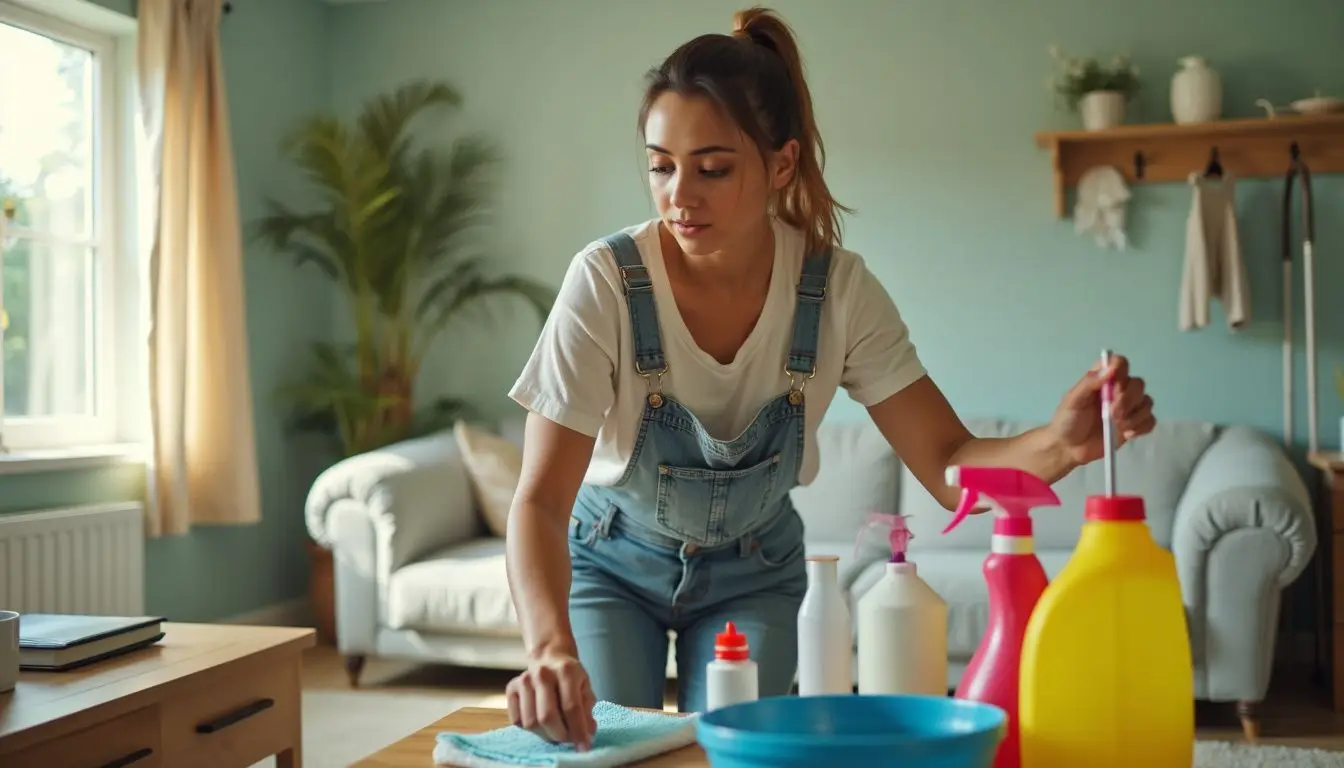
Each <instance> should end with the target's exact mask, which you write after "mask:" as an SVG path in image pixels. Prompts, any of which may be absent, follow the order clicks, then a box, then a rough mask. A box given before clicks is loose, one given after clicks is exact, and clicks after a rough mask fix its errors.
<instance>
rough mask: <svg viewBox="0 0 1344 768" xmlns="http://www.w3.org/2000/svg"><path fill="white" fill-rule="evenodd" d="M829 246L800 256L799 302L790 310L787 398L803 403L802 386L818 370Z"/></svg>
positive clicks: (829, 256)
mask: <svg viewBox="0 0 1344 768" xmlns="http://www.w3.org/2000/svg"><path fill="white" fill-rule="evenodd" d="M830 270H831V249H830V248H827V249H826V250H824V251H822V252H821V253H819V254H816V255H814V256H808V257H805V258H804V259H803V269H802V274H800V275H799V276H798V302H797V304H796V305H795V307H794V310H793V343H792V344H791V346H790V348H789V359H788V362H787V363H786V364H785V366H784V371H785V373H787V374H789V398H790V400H791V401H793V402H794V404H795V405H796V404H797V403H799V402H802V392H803V385H804V384H805V383H806V382H807V380H808V379H810V378H812V377H813V376H815V375H816V373H817V337H818V336H820V334H821V305H822V302H824V301H825V300H826V278H827V275H828V274H829V273H830Z"/></svg>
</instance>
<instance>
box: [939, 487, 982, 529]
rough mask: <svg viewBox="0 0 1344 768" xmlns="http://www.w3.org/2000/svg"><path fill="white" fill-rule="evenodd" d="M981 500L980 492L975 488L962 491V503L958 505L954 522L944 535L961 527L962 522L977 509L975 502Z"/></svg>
mask: <svg viewBox="0 0 1344 768" xmlns="http://www.w3.org/2000/svg"><path fill="white" fill-rule="evenodd" d="M979 498H980V492H979V491H977V490H975V489H974V488H963V489H962V491H961V503H960V504H958V505H957V511H956V513H955V514H953V515H952V522H950V523H948V524H947V527H946V528H944V529H943V533H950V532H951V531H952V529H953V528H956V527H957V526H958V525H961V521H962V520H965V519H966V516H967V515H969V514H970V513H971V510H972V509H974V508H975V502H976V501H978V500H979Z"/></svg>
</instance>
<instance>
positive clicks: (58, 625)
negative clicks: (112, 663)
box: [19, 613, 165, 672]
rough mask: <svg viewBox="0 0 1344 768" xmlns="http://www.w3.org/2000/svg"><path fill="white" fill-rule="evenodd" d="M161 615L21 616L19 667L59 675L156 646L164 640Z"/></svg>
mask: <svg viewBox="0 0 1344 768" xmlns="http://www.w3.org/2000/svg"><path fill="white" fill-rule="evenodd" d="M164 621H165V619H164V618H163V617H162V616H86V615H80V614H68V613H25V614H22V615H20V616H19V668H20V669H24V670H31V671H44V672H59V671H63V670H67V669H74V668H75V667H82V666H84V665H85V664H89V663H92V662H95V661H99V660H101V659H106V658H109V657H112V656H119V655H121V654H123V653H127V652H129V651H134V650H136V649H139V648H144V647H145V646H147V645H153V644H154V643H157V642H158V641H159V640H162V639H163V629H162V626H161V624H162V623H163V622H164Z"/></svg>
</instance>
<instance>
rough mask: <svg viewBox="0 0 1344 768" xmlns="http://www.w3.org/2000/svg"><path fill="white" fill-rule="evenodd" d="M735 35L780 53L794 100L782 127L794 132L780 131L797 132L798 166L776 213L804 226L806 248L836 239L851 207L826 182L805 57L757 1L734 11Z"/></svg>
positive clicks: (783, 25)
mask: <svg viewBox="0 0 1344 768" xmlns="http://www.w3.org/2000/svg"><path fill="white" fill-rule="evenodd" d="M733 37H736V38H738V39H741V40H744V41H747V40H749V41H751V42H752V43H754V44H756V45H759V46H761V47H762V48H766V49H769V50H770V51H771V52H773V53H774V54H775V55H776V56H778V57H779V59H780V61H782V62H783V63H784V70H785V72H786V73H787V74H788V78H789V85H790V87H791V88H792V91H793V98H794V100H795V104H796V105H797V106H796V110H794V119H795V120H796V124H795V125H791V126H787V128H786V131H787V132H788V133H792V134H794V135H793V136H791V137H790V136H784V137H781V139H782V140H781V141H780V142H779V143H781V144H782V143H783V140H786V139H788V138H795V139H797V140H798V144H799V152H798V167H797V171H796V173H795V174H794V178H793V180H792V181H791V182H790V183H789V186H787V187H785V188H784V190H783V191H782V193H781V195H780V201H779V208H778V210H777V213H778V215H779V217H780V218H781V219H783V220H784V221H786V222H788V223H789V224H792V225H793V226H795V227H798V228H799V229H801V230H803V232H804V234H805V235H806V236H807V244H808V251H807V252H808V253H809V254H811V253H816V252H818V251H819V250H821V249H822V248H825V247H827V246H836V245H839V244H840V235H841V223H840V214H841V212H845V213H852V212H853V211H852V209H850V208H846V207H845V206H843V205H841V204H840V203H839V202H837V201H836V199H835V198H834V197H832V196H831V190H830V187H828V186H827V185H826V177H825V174H824V173H823V169H824V168H825V165H826V145H825V142H824V141H822V138H821V131H820V130H819V129H818V128H817V121H816V117H815V115H814V113H813V111H812V91H811V90H810V89H809V88H808V86H807V77H806V75H805V73H804V71H803V57H802V53H801V52H800V51H799V49H798V42H797V39H796V38H795V37H794V34H793V30H792V29H790V27H789V25H788V23H787V22H785V21H784V20H783V19H782V18H780V17H779V15H777V14H776V13H774V12H773V11H771V10H769V9H766V8H761V7H759V6H758V7H755V8H749V9H746V10H742V11H738V12H737V13H735V14H733ZM790 122H792V121H790Z"/></svg>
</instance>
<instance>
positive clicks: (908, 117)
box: [329, 0, 1344, 446]
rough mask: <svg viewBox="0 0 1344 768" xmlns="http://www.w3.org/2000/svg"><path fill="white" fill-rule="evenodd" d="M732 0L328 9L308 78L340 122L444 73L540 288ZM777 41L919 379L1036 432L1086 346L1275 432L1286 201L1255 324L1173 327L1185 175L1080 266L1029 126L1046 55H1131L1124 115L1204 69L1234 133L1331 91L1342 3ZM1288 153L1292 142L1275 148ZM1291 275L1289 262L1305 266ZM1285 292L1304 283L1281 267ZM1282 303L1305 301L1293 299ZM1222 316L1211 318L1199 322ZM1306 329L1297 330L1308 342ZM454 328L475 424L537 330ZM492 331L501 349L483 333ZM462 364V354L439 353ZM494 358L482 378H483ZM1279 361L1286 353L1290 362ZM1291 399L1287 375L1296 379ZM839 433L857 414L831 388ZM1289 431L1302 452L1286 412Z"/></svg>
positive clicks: (1330, 238) (625, 171) (863, 29)
mask: <svg viewBox="0 0 1344 768" xmlns="http://www.w3.org/2000/svg"><path fill="white" fill-rule="evenodd" d="M744 5H749V3H743V2H738V1H737V0H684V1H683V2H679V3H676V4H675V9H673V8H672V6H668V5H666V4H662V3H649V2H630V1H629V0H566V1H565V2H561V3H557V2H549V1H548V0H510V1H509V2H503V3H501V2H488V1H487V0H452V1H451V2H433V1H416V0H398V1H396V2H388V3H372V4H355V5H349V6H342V7H340V8H339V9H338V10H336V11H335V12H334V13H333V14H332V38H331V47H330V50H331V54H332V55H331V57H330V59H329V61H330V78H331V81H332V83H333V85H334V94H335V97H336V100H337V104H338V106H341V107H343V108H349V107H352V106H353V105H354V104H355V103H356V102H357V101H358V100H359V99H361V98H363V97H364V96H365V95H367V94H368V93H370V92H372V91H373V90H375V89H379V88H384V87H388V86H390V85H392V84H394V83H397V82H399V81H400V80H402V79H403V78H408V77H416V76H442V77H447V78H450V79H451V80H452V81H453V82H454V83H456V84H458V85H459V86H460V87H461V88H462V89H463V91H464V92H465V94H466V103H467V114H468V117H469V119H470V122H471V124H472V126H473V127H479V128H483V129H486V130H488V131H490V132H492V133H493V134H494V135H496V136H497V137H498V139H499V141H500V142H501V143H502V144H503V146H504V148H505V150H506V151H507V153H508V157H509V167H508V172H507V176H506V179H505V184H504V188H503V190H502V194H501V207H502V211H501V215H500V218H501V234H500V238H501V246H502V250H503V251H504V252H505V253H506V254H507V259H506V266H509V267H511V268H525V269H529V270H531V271H533V272H534V273H536V274H537V275H539V276H542V277H544V278H546V279H549V280H553V281H558V280H559V279H560V277H561V275H562V273H563V270H564V268H565V266H566V264H567V263H568V261H569V259H570V257H571V256H572V254H573V253H574V252H575V251H576V250H577V249H578V248H580V247H582V245H583V244H584V243H586V242H588V241H589V240H591V239H593V238H595V237H597V236H599V235H602V234H605V233H606V232H608V231H610V230H613V229H615V228H617V227H620V226H624V225H626V224H629V223H632V222H634V221H636V220H640V219H642V218H644V217H646V216H649V215H650V214H651V211H652V208H651V205H650V203H649V200H648V195H647V192H646V188H645V186H644V176H643V170H644V169H643V166H642V165H641V160H642V158H641V155H642V152H641V151H640V149H639V143H638V141H637V137H636V134H635V132H634V130H635V125H634V120H635V113H636V109H637V104H638V100H639V93H640V91H639V83H640V78H641V76H642V74H643V72H644V71H645V69H646V68H647V67H649V66H651V65H653V64H655V63H656V62H657V61H659V60H660V59H661V58H662V57H663V56H664V55H666V54H667V53H668V52H670V51H671V50H672V49H673V48H674V47H675V46H676V45H677V44H679V43H681V42H682V41H684V40H686V39H689V38H690V37H691V36H693V35H696V34H699V33H703V32H710V31H728V29H729V28H730V23H731V16H732V12H733V11H734V10H735V9H737V8H738V7H741V6H744ZM773 6H774V7H776V8H778V9H779V10H780V11H781V12H782V13H784V14H785V16H786V18H787V19H789V20H790V21H791V22H792V23H793V25H794V26H795V29H796V30H797V31H798V33H799V35H800V37H801V42H802V45H803V47H804V56H805V59H806V64H807V65H808V67H809V72H810V80H811V84H812V88H813V94H814V99H815V102H816V107H817V114H818V119H819V122H820V124H821V127H822V131H823V133H824V136H825V139H826V142H827V149H828V151H829V168H828V176H829V179H830V181H831V184H832V185H833V189H834V191H835V193H836V194H837V196H838V197H839V198H840V200H841V201H842V202H845V203H847V204H850V205H852V206H855V207H857V209H858V214H857V216H855V217H853V218H852V219H851V220H850V221H849V223H848V229H847V238H846V241H847V244H848V245H849V246H850V247H852V248H855V249H857V250H858V251H859V252H860V253H862V254H863V255H864V256H865V257H866V258H867V259H868V261H869V263H870V264H871V265H872V267H873V269H874V270H875V271H876V273H877V274H878V275H879V276H880V278H881V279H882V280H883V282H884V283H885V284H886V285H887V287H888V288H889V290H890V291H891V293H892V294H893V295H894V296H895V298H896V300H897V302H898V303H899V305H900V307H901V309H902V310H903V311H904V313H905V316H906V318H907V319H908V321H909V323H910V325H911V327H912V329H913V334H914V338H915V340H916V342H917V343H918V345H919V349H920V352H921V354H922V355H923V358H924V360H925V362H926V363H927V364H928V367H929V368H930V370H931V371H932V373H933V375H934V376H935V377H936V379H937V381H938V382H939V383H940V384H941V385H942V387H943V388H944V389H945V390H946V391H947V393H948V395H949V397H950V398H951V400H952V402H953V403H954V404H955V405H956V407H957V408H958V409H959V410H960V411H961V412H963V413H965V414H967V415H996V416H1006V417H1016V418H1023V419H1032V420H1039V419H1045V418H1048V417H1049V415H1050V413H1051V410H1052V409H1053V407H1054V405H1055V404H1056V402H1057V399H1058V397H1059V396H1060V395H1061V394H1062V392H1063V391H1064V389H1065V388H1066V387H1067V386H1068V385H1069V384H1070V383H1072V382H1073V381H1074V380H1075V378H1076V377H1077V376H1079V375H1080V374H1081V373H1082V372H1083V370H1084V369H1085V368H1087V366H1089V365H1091V364H1092V363H1093V361H1094V360H1096V358H1097V355H1098V352H1099V350H1100V349H1101V347H1103V346H1111V347H1113V348H1115V349H1117V350H1119V351H1121V352H1123V353H1125V354H1127V355H1129V356H1131V357H1132V358H1133V360H1134V362H1135V365H1136V366H1137V367H1138V370H1139V371H1141V372H1142V374H1143V375H1144V376H1145V377H1146V378H1147V380H1148V382H1149V386H1150V387H1151V389H1152V391H1153V392H1154V394H1155V395H1156V399H1157V403H1158V411H1159V414H1160V416H1161V417H1163V418H1168V419H1171V418H1199V419H1211V420H1215V421H1219V422H1241V423H1248V424H1252V425H1254V426H1257V427H1261V428H1264V429H1266V430H1269V431H1271V432H1273V433H1275V434H1278V433H1279V432H1280V429H1281V415H1280V414H1281V403H1282V397H1281V393H1280V380H1281V379H1280V376H1281V374H1280V364H1279V360H1280V346H1279V342H1280V338H1281V328H1280V324H1279V319H1278V318H1279V312H1280V309H1279V301H1278V296H1279V293H1280V284H1279V278H1278V275H1279V271H1278V270H1279V266H1278V264H1279V262H1278V259H1279V256H1278V250H1277V242H1278V241H1277V239H1276V237H1277V235H1276V233H1277V231H1278V229H1277V228H1278V218H1279V215H1278V213H1277V211H1278V207H1279V190H1280V183H1279V182H1277V181H1274V182H1270V183H1267V184H1250V183H1248V184H1246V185H1245V188H1244V189H1242V191H1241V200H1242V201H1243V212H1244V225H1243V226H1244V236H1245V240H1246V243H1247V248H1248V253H1249V260H1250V262H1251V264H1250V272H1251V278H1252V280H1253V282H1254V295H1253V300H1254V311H1255V324H1254V326H1253V327H1252V328H1250V329H1248V330H1247V331H1245V332H1243V333H1240V334H1238V335H1232V334H1230V333H1229V332H1228V331H1227V330H1226V329H1225V327H1224V326H1215V327H1211V328H1208V329H1206V330H1204V331H1203V332H1200V333H1189V334H1183V333H1180V332H1178V331H1177V328H1176V308H1177V301H1176V297H1177V291H1178V287H1179V284H1180V274H1181V267H1182V247H1183V237H1184V234H1183V233H1184V229H1183V227H1184V221H1185V217H1186V213H1187V210H1188V207H1189V193H1188V191H1187V189H1186V188H1184V187H1183V186H1182V185H1162V186H1160V187H1143V188H1141V189H1139V190H1138V192H1137V199H1136V201H1135V203H1134V205H1133V206H1132V207H1131V209H1130V215H1131V217H1132V221H1133V226H1132V228H1131V230H1130V233H1131V236H1132V237H1133V238H1134V240H1135V241H1136V247H1135V249H1134V250H1131V251H1129V252H1126V253H1115V252H1103V251H1100V250H1097V249H1096V248H1095V247H1093V245H1092V244H1091V242H1090V240H1086V239H1083V238H1081V237H1079V236H1076V235H1074V234H1073V232H1072V228H1071V226H1072V225H1071V222H1069V221H1067V220H1066V221H1059V220H1055V219H1054V218H1053V213H1052V207H1051V205H1052V204H1051V200H1052V198H1051V187H1050V183H1051V173H1050V165H1049V162H1050V161H1049V158H1048V157H1047V156H1046V155H1045V154H1044V153H1042V152H1040V151H1038V150H1037V149H1036V147H1035V145H1034V142H1033V139H1032V134H1033V132H1035V131H1037V130H1040V129H1043V128H1051V127H1061V126H1071V125H1073V124H1074V118H1073V117H1072V116H1071V115H1068V114H1063V113H1059V112H1056V111H1055V109H1054V106H1053V103H1052V100H1051V96H1050V94H1049V93H1047V91H1046V88H1045V82H1046V79H1047V77H1048V76H1049V75H1050V73H1051V70H1052V65H1053V62H1052V61H1051V59H1050V57H1049V55H1048V53H1047V47H1048V46H1049V45H1050V44H1051V43H1055V44H1058V45H1059V46H1061V47H1063V48H1064V49H1066V50H1069V51H1074V52H1079V53H1088V52H1096V53H1099V54H1104V55H1107V56H1109V55H1110V54H1111V53H1113V52H1115V51H1118V50H1121V49H1126V48H1127V49H1130V50H1132V52H1133V55H1134V57H1135V58H1136V60H1137V62H1138V64H1139V66H1140V68H1141V71H1142V73H1143V75H1144V78H1145V85H1146V92H1145V93H1144V94H1143V97H1142V100H1141V101H1140V103H1139V104H1138V107H1137V114H1136V115H1135V117H1136V119H1138V120H1144V121H1148V120H1169V119H1170V112H1169V108H1168V106H1167V98H1168V85H1169V82H1170V77H1171V75H1172V73H1173V71H1174V69H1175V68H1176V66H1177V64H1176V59H1177V58H1178V57H1180V56H1183V55H1187V54H1202V55H1205V56H1207V57H1209V58H1210V59H1211V60H1212V62H1213V64H1214V65H1215V66H1216V67H1217V68H1218V69H1219V70H1220V71H1221V72H1222V73H1223V75H1224V79H1225V81H1226V103H1227V109H1228V113H1229V114H1230V115H1237V116H1244V115H1251V114H1254V109H1255V108H1254V101H1255V100H1256V99H1257V98H1260V97H1266V98H1270V99H1273V100H1274V101H1275V102H1276V103H1280V104H1282V103H1286V102H1287V101H1289V100H1291V99H1294V98H1299V97H1302V96H1306V95H1311V93H1312V91H1313V89H1314V88H1316V87H1320V88H1322V89H1324V90H1325V92H1326V93H1334V94H1344V69H1341V68H1340V66H1339V56H1338V50H1339V47H1338V41H1339V40H1340V39H1344V5H1341V4H1340V3H1339V2H1338V1H1337V0H1295V2H1292V3H1282V4H1278V5H1277V6H1275V5H1273V4H1268V3H1262V2H1256V1H1255V0H1238V1H1237V2H1229V1H1228V0H1172V1H1171V2H1168V1H1167V0H1160V1H1159V0H1107V1H1106V2H1089V3H1079V2H1076V0H1032V1H1031V2H1026V3H1011V4H1004V3H993V2H987V1H986V0H939V1H938V2H934V1H933V0H925V1H924V2H899V3H898V2H891V1H890V0H845V1H844V2H836V3H822V2H816V1H815V0H777V2H775V3H773ZM1285 160H1286V148H1285ZM1316 197H1317V203H1316V204H1317V223H1318V227H1319V232H1318V240H1319V245H1318V251H1319V262H1318V286H1319V288H1318V294H1317V295H1318V313H1319V314H1318V318H1317V329H1318V335H1319V364H1320V366H1321V371H1322V375H1321V393H1320V404H1321V419H1320V424H1321V434H1322V440H1323V444H1324V445H1326V446H1335V445H1337V444H1338V442H1339V418H1340V416H1341V414H1342V413H1344V410H1341V407H1340V399H1339V397H1338V396H1337V395H1336V393H1335V390H1334V389H1333V387H1332V386H1331V385H1330V378H1329V376H1328V372H1330V371H1331V370H1333V368H1334V367H1335V366H1339V365H1344V349H1342V348H1341V343H1344V338H1342V336H1344V332H1342V330H1341V328H1342V326H1344V305H1342V304H1341V303H1340V302H1338V301H1332V298H1333V290H1337V289H1332V288H1331V286H1338V285H1339V283H1340V280H1341V278H1342V277H1344V225H1342V224H1341V220H1342V217H1340V216H1339V215H1331V211H1335V212H1338V211H1340V210H1341V208H1344V185H1341V182H1340V181H1339V180H1338V179H1337V178H1331V179H1325V178H1318V179H1317V181H1316ZM1299 262H1300V260H1299ZM1298 277H1299V280H1300V277H1301V270H1300V267H1299V271H1298ZM1297 306H1298V307H1299V309H1300V307H1301V306H1302V304H1301V301H1300V299H1299V301H1298V303H1297ZM1217 317H1218V318H1219V320H1218V321H1219V322H1220V323H1221V315H1220V314H1219V315H1217ZM1301 334H1302V331H1301V327H1300V326H1299V329H1298V338H1299V340H1300V339H1301V338H1302V335H1301ZM475 336H476V337H477V338H476V339H458V338H454V339H453V341H452V344H451V349H445V350H444V352H445V354H444V355H443V356H442V357H441V359H440V361H439V363H438V366H437V368H433V369H431V371H430V372H429V373H427V375H426V379H427V385H429V386H438V387H442V388H443V389H446V390H452V391H458V392H468V393H472V394H474V395H475V396H476V397H478V398H482V399H483V400H484V401H485V402H487V403H488V404H489V405H490V406H491V407H492V408H494V409H495V410H496V411H497V412H500V413H503V412H506V410H507V409H508V408H509V404H508V403H507V401H506V399H505V392H506V390H507V388H508V386H509V384H510V383H511V382H512V379H513V376H514V375H515V373H516V371H517V370H518V368H519V366H520V365H521V364H522V361H523V360H524V358H525V356H526V354H527V353H528V351H529V350H530V345H531V343H532V341H533V340H534V338H535V331H534V328H533V326H532V325H531V324H528V323H516V324H514V326H513V327H510V328H504V327H501V328H500V330H499V331H498V332H497V333H492V334H490V335H486V334H484V333H477V334H475ZM501 337H503V340H501ZM448 352H451V354H453V355H460V356H461V357H463V358H465V359H466V360H468V361H470V364H469V365H462V364H457V363H455V362H453V361H451V360H449V359H447V358H448V355H447V354H446V353H448ZM496 352H498V353H499V354H498V357H497V358H495V360H497V362H486V361H487V360H489V359H490V358H491V357H493V356H494V355H495V354H496ZM1299 363H1301V360H1299ZM1299 371H1300V372H1299V375H1298V382H1299V386H1301V382H1303V381H1304V376H1305V374H1304V373H1301V368H1299ZM832 414H834V416H835V417H837V418H850V417H857V416H858V415H859V413H858V412H857V410H856V409H855V408H854V407H853V405H852V403H850V402H849V401H848V399H847V398H840V399H839V400H837V402H836V406H835V408H834V409H833V411H832ZM1299 414H1301V416H1300V418H1299V426H1298V431H1297V434H1298V435H1300V436H1303V439H1305V434H1306V432H1305V406H1304V405H1303V406H1301V407H1300V408H1299Z"/></svg>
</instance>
